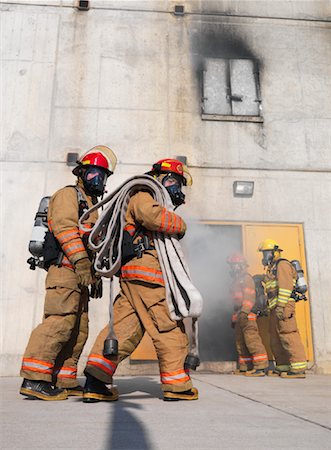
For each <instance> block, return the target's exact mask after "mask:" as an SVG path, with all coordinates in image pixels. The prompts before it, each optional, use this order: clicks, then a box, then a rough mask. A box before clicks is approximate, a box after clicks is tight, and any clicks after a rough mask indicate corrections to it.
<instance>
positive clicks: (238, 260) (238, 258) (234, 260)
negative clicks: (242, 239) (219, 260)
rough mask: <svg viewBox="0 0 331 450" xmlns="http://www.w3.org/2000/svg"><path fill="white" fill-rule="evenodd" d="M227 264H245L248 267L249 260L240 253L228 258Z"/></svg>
mask: <svg viewBox="0 0 331 450" xmlns="http://www.w3.org/2000/svg"><path fill="white" fill-rule="evenodd" d="M226 262H227V263H228V264H245V265H246V266H248V264H247V259H246V258H245V256H244V255H243V254H241V253H239V252H237V253H233V254H232V255H230V256H228V257H227V259H226Z"/></svg>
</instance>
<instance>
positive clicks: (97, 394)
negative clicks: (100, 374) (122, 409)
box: [83, 374, 118, 403]
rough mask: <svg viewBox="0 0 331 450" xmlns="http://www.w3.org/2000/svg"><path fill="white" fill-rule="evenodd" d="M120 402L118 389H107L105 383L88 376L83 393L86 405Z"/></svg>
mask: <svg viewBox="0 0 331 450" xmlns="http://www.w3.org/2000/svg"><path fill="white" fill-rule="evenodd" d="M116 400H118V391H117V389H116V388H114V387H112V388H110V389H108V388H107V386H106V385H105V383H103V382H102V381H100V380H98V379H97V378H95V377H93V376H92V375H89V374H87V375H86V383H85V386H84V392H83V402H84V403H96V402H114V401H116Z"/></svg>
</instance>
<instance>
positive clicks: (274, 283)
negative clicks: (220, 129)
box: [265, 280, 277, 289]
mask: <svg viewBox="0 0 331 450" xmlns="http://www.w3.org/2000/svg"><path fill="white" fill-rule="evenodd" d="M265 287H266V289H271V288H276V287H277V281H276V280H272V281H267V282H266V283H265Z"/></svg>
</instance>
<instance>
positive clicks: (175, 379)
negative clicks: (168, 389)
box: [160, 369, 190, 384]
mask: <svg viewBox="0 0 331 450" xmlns="http://www.w3.org/2000/svg"><path fill="white" fill-rule="evenodd" d="M160 378H161V383H162V384H178V383H186V382H187V381H189V380H190V377H189V375H188V374H187V373H186V372H185V370H183V369H179V370H176V371H174V372H161V373H160Z"/></svg>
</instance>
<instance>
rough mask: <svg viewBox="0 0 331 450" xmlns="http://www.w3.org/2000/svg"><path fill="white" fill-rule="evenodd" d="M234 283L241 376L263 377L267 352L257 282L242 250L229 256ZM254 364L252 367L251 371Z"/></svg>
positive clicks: (233, 321) (232, 291)
mask: <svg viewBox="0 0 331 450" xmlns="http://www.w3.org/2000/svg"><path fill="white" fill-rule="evenodd" d="M227 263H228V264H229V266H230V269H231V272H230V274H231V276H232V278H233V283H232V286H231V289H230V292H231V297H232V300H233V303H234V313H233V315H232V325H233V326H234V329H235V335H236V349H237V353H238V357H239V371H238V372H237V373H238V374H240V375H246V376H249V377H263V376H264V375H265V369H266V368H267V367H268V355H267V352H266V349H265V347H264V345H263V343H262V339H261V336H260V335H259V330H258V327H257V323H256V319H257V309H256V304H255V301H256V293H255V283H254V280H253V278H252V276H251V275H250V274H249V273H248V272H247V267H248V264H247V260H246V258H245V257H244V256H243V255H242V254H240V253H234V254H232V255H230V256H229V257H228V258H227ZM251 367H253V370H248V369H251Z"/></svg>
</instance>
